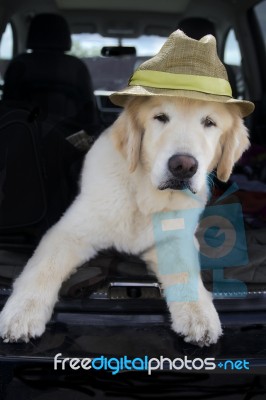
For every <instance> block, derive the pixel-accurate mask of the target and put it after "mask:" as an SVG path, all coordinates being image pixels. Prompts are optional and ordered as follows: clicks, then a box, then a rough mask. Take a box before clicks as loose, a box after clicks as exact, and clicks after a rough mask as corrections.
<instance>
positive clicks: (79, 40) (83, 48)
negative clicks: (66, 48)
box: [70, 33, 166, 57]
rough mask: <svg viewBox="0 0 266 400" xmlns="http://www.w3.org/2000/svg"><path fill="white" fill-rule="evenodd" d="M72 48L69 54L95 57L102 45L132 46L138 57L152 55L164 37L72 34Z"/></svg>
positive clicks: (98, 54) (163, 40)
mask: <svg viewBox="0 0 266 400" xmlns="http://www.w3.org/2000/svg"><path fill="white" fill-rule="evenodd" d="M71 39H72V48H71V50H70V54H72V55H75V56H76V57H95V56H100V55H101V49H102V47H104V46H118V45H121V46H134V47H135V48H136V54H137V56H140V57H143V56H144V57H145V56H153V55H155V54H156V53H158V51H159V50H160V48H161V47H162V45H163V43H164V42H165V40H166V37H160V36H156V35H151V36H148V35H141V36H140V37H138V38H132V39H128V38H126V39H125V38H123V39H117V38H114V37H103V36H101V35H99V34H98V33H93V34H90V33H78V34H76V33H75V34H72V35H71Z"/></svg>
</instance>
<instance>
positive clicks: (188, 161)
mask: <svg viewBox="0 0 266 400" xmlns="http://www.w3.org/2000/svg"><path fill="white" fill-rule="evenodd" d="M168 168H169V171H170V172H171V173H172V174H173V175H174V176H175V177H176V178H178V179H180V180H183V179H189V178H191V177H192V176H193V175H194V174H195V173H196V172H197V169H198V161H197V160H196V159H195V158H194V157H193V156H189V155H187V154H175V155H173V156H172V157H171V158H169V160H168Z"/></svg>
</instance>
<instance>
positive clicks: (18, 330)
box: [0, 296, 47, 343]
mask: <svg viewBox="0 0 266 400" xmlns="http://www.w3.org/2000/svg"><path fill="white" fill-rule="evenodd" d="M9 300H10V301H8V302H7V304H6V305H5V307H4V309H3V311H2V312H1V314H0V336H1V337H2V338H3V339H4V342H5V343H12V342H21V341H22V342H28V341H29V340H30V338H36V337H38V336H41V335H42V334H43V332H44V330H45V325H46V321H47V318H46V316H45V312H44V311H45V310H44V309H43V307H40V304H39V302H38V301H36V300H34V299H28V300H24V301H22V302H19V301H18V299H14V298H12V296H11V298H10V299H9Z"/></svg>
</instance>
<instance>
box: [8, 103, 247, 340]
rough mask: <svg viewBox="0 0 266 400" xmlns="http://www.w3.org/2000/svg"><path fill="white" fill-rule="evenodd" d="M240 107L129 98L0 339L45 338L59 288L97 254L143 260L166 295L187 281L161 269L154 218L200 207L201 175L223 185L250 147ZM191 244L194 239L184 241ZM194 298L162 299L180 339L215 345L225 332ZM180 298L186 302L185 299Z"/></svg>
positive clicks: (26, 277)
mask: <svg viewBox="0 0 266 400" xmlns="http://www.w3.org/2000/svg"><path fill="white" fill-rule="evenodd" d="M240 115H241V114H240V112H239V109H238V107H237V105H232V104H231V105H226V104H224V103H219V102H214V101H213V102H208V101H199V100H190V99H185V98H178V97H170V96H167V97H163V96H147V97H138V96H136V97H133V98H131V99H130V100H129V101H128V102H127V104H126V106H125V108H124V110H123V112H122V113H121V115H120V116H119V118H118V119H117V120H116V121H115V123H114V124H113V125H112V126H111V127H110V128H108V129H107V130H106V131H105V132H103V134H102V135H101V136H100V137H99V139H98V140H97V141H96V142H95V144H94V145H93V147H92V148H91V150H90V151H89V152H88V154H87V156H86V159H85V163H84V167H83V172H82V176H81V187H80V193H79V194H78V196H77V198H76V200H75V201H74V202H73V204H72V205H71V206H70V208H69V209H68V210H67V212H66V213H65V214H64V215H63V216H62V218H61V219H60V220H59V222H58V223H57V224H55V225H54V226H53V227H52V228H51V229H50V230H49V231H48V232H47V233H46V234H45V236H44V237H43V239H42V240H41V242H40V244H39V246H38V247H37V249H36V251H35V253H34V255H33V256H32V258H31V259H30V260H29V261H28V263H27V265H26V266H25V268H24V270H23V272H22V273H21V275H20V276H19V277H18V278H17V279H16V281H15V282H14V288H13V292H12V294H11V296H10V298H9V299H8V301H7V303H6V305H5V307H4V309H3V311H2V313H1V316H0V334H1V336H2V338H3V339H4V340H5V342H16V341H18V340H22V341H25V342H27V341H29V339H30V338H34V337H38V336H40V335H42V333H43V332H44V330H45V325H46V323H47V322H48V321H49V320H50V318H51V315H52V312H53V308H54V305H55V303H56V301H57V299H58V292H59V289H60V287H61V285H62V282H63V281H64V280H66V279H67V278H68V277H69V276H70V274H72V273H73V272H74V271H75V270H76V268H77V267H78V266H79V265H81V264H83V263H84V262H85V261H88V260H89V259H91V258H92V257H94V256H95V255H96V254H97V252H98V251H99V250H101V249H105V248H109V247H115V248H116V249H117V250H118V251H123V252H127V253H131V254H135V255H140V256H141V257H142V259H144V260H145V261H146V263H147V265H148V267H149V268H151V269H152V270H153V271H154V272H155V274H156V275H157V277H158V280H159V282H160V283H161V285H162V288H163V290H164V292H167V288H169V287H171V286H173V285H175V284H176V285H177V286H176V287H178V283H180V281H181V280H182V279H185V278H186V277H184V268H186V267H185V266H184V265H183V266H182V265H180V260H179V261H177V262H176V265H174V266H173V272H172V273H171V274H164V273H162V272H161V269H160V268H158V261H157V251H156V249H157V246H158V243H157V244H156V245H155V239H154V230H153V225H152V217H153V215H154V214H155V213H161V212H165V211H170V210H187V209H190V208H191V209H195V208H197V207H200V208H202V207H204V206H205V204H206V201H207V197H208V185H207V179H206V178H207V175H208V174H209V173H210V172H211V171H212V170H213V169H215V168H217V176H218V178H219V179H220V180H222V181H227V180H228V178H229V176H230V174H231V171H232V168H233V165H234V163H235V162H236V161H237V160H238V159H239V157H240V156H241V154H242V153H243V151H244V150H245V149H247V148H248V146H249V140H248V134H247V129H246V128H245V126H244V124H243V121H242V118H241V116H240ZM190 239H191V242H193V241H194V237H193V235H191V237H190ZM189 274H192V275H193V277H194V278H196V279H197V287H196V288H195V290H196V291H197V300H195V301H185V300H184V301H173V300H171V299H169V298H168V297H167V296H165V297H166V301H167V304H168V307H169V311H170V314H171V320H172V328H173V330H174V331H175V332H176V333H178V334H181V335H182V336H183V337H184V339H185V341H187V342H194V343H197V344H199V345H209V344H212V343H216V342H217V340H218V338H219V337H220V335H221V334H222V329H221V324H220V320H219V317H218V314H217V312H216V310H215V307H214V305H213V302H212V295H211V293H209V292H208V291H207V290H206V289H205V287H204V285H203V283H202V280H201V277H200V268H199V266H198V265H197V263H196V265H195V266H192V268H190V269H189ZM185 298H186V297H184V299H185Z"/></svg>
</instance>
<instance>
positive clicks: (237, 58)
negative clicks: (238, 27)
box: [224, 29, 241, 66]
mask: <svg viewBox="0 0 266 400" xmlns="http://www.w3.org/2000/svg"><path fill="white" fill-rule="evenodd" d="M224 62H225V63H226V64H230V65H237V66H240V65H241V53H240V48H239V44H238V41H237V39H236V35H235V32H234V30H233V29H230V31H229V32H228V35H227V37H226V41H225V47H224Z"/></svg>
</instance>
